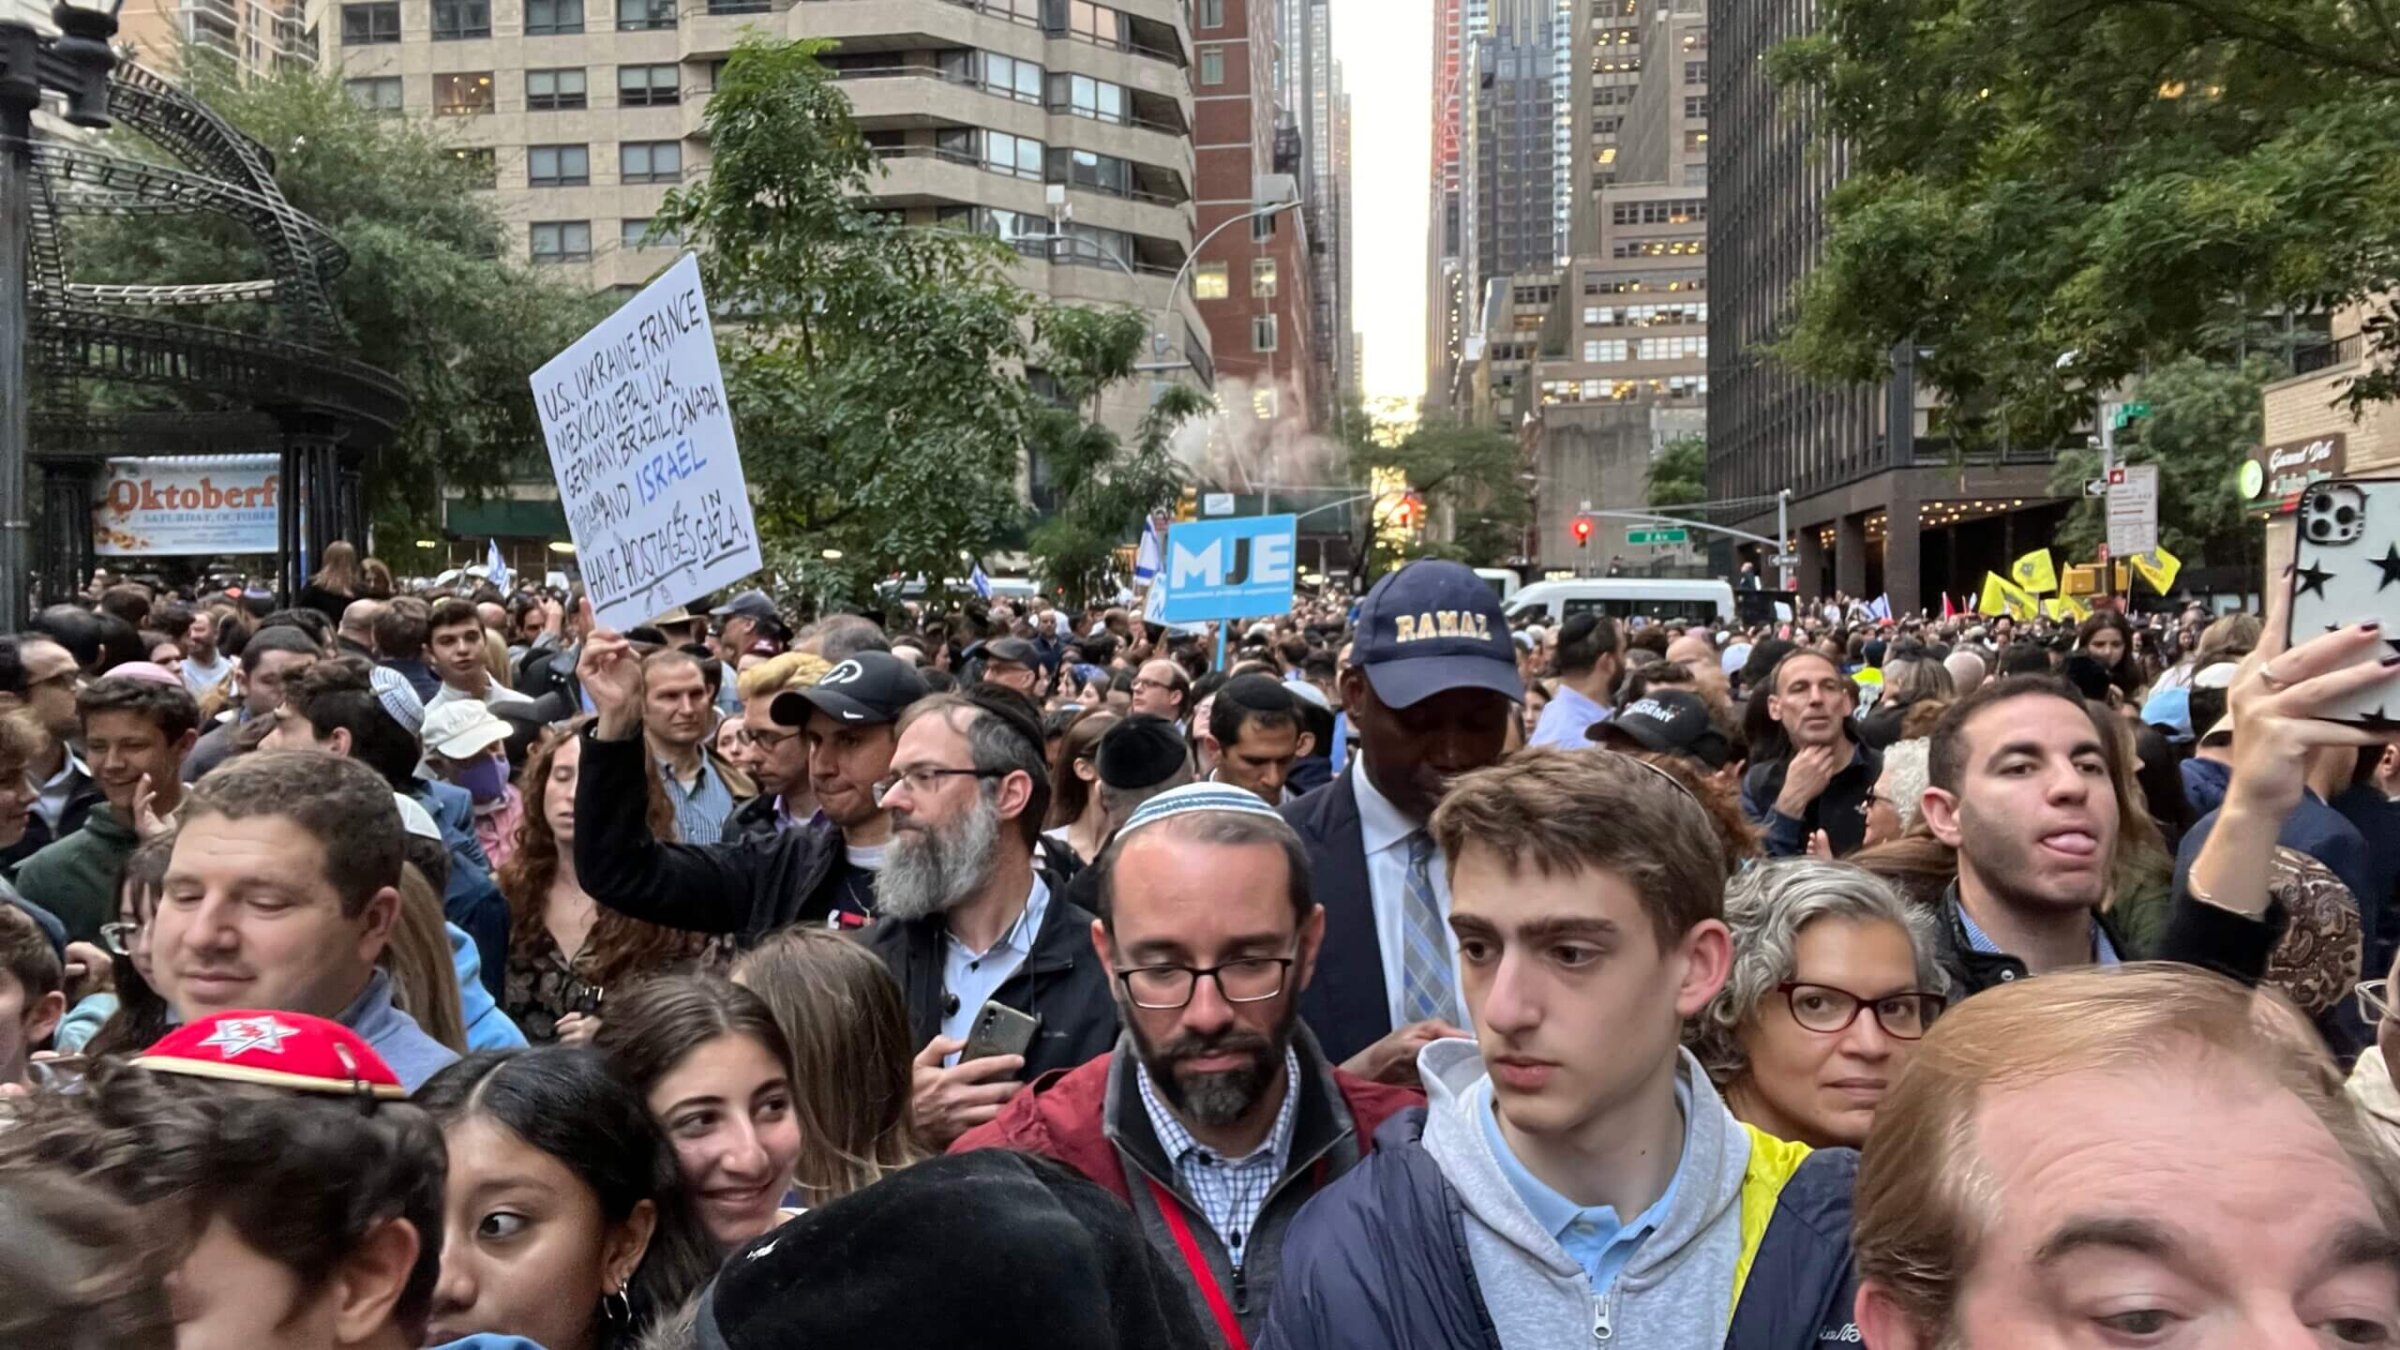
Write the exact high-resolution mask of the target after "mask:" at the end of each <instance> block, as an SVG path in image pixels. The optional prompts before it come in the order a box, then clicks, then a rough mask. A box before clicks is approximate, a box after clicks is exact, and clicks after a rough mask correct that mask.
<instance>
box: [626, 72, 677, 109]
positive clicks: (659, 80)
mask: <svg viewBox="0 0 2400 1350" xmlns="http://www.w3.org/2000/svg"><path fill="white" fill-rule="evenodd" d="M682 101H683V86H682V84H681V82H680V78H679V73H678V72H677V70H676V69H675V67H674V66H672V65H664V66H619V67H617V105H618V106H619V107H624V108H662V107H665V106H666V105H668V104H670V103H680V102H682Z"/></svg>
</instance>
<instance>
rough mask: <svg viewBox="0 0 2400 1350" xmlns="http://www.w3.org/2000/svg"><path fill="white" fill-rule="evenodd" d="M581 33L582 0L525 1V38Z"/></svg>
mask: <svg viewBox="0 0 2400 1350" xmlns="http://www.w3.org/2000/svg"><path fill="white" fill-rule="evenodd" d="M582 31H583V0H525V36H527V37H556V36H558V35H559V34H562V33H580V32H582Z"/></svg>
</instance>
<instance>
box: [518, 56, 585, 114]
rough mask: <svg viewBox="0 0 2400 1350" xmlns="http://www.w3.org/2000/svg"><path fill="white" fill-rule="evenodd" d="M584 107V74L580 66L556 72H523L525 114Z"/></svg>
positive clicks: (564, 68)
mask: <svg viewBox="0 0 2400 1350" xmlns="http://www.w3.org/2000/svg"><path fill="white" fill-rule="evenodd" d="M582 106H584V74H583V67H581V66H568V67H563V68H561V69H558V70H529V71H526V72H525V110H526V111H527V112H563V111H565V110H567V109H569V108H580V107H582Z"/></svg>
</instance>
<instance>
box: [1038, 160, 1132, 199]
mask: <svg viewBox="0 0 2400 1350" xmlns="http://www.w3.org/2000/svg"><path fill="white" fill-rule="evenodd" d="M1050 181H1051V182H1053V183H1072V184H1074V185H1075V186H1076V187H1084V188H1092V189H1094V190H1095V191H1099V192H1105V193H1108V194H1109V195H1110V196H1112V197H1129V196H1131V195H1133V166H1132V165H1131V164H1129V163H1127V162H1125V161H1124V160H1121V159H1119V158H1117V157H1116V156H1115V155H1102V154H1096V153H1094V152H1092V151H1090V150H1053V151H1051V152H1050Z"/></svg>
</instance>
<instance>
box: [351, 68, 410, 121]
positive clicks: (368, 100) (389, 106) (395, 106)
mask: <svg viewBox="0 0 2400 1350" xmlns="http://www.w3.org/2000/svg"><path fill="white" fill-rule="evenodd" d="M342 87H343V88H344V89H347V90H349V91H350V101H351V102H353V103H355V104H357V105H358V106H360V107H362V108H364V109H366V110H367V111H369V112H379V113H396V112H398V111H400V77H399V76H397V75H376V76H372V77H370V78H367V79H363V80H344V81H342Z"/></svg>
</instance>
